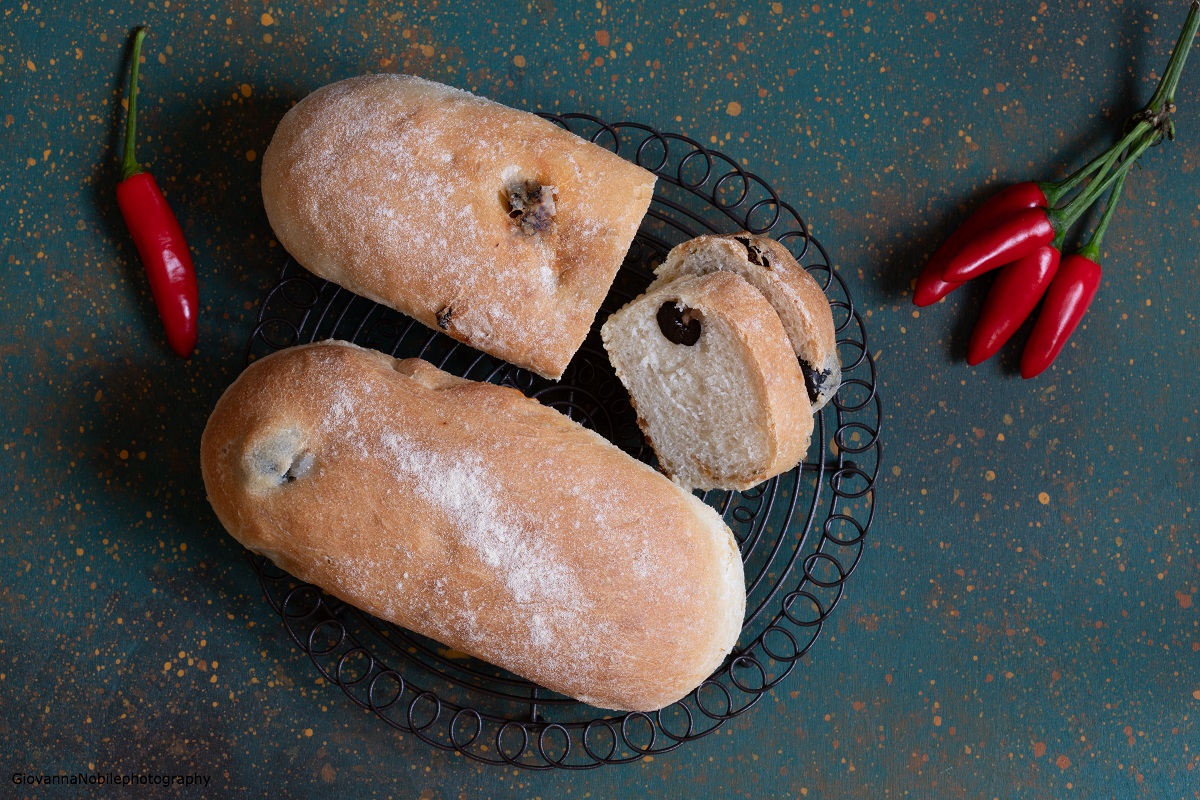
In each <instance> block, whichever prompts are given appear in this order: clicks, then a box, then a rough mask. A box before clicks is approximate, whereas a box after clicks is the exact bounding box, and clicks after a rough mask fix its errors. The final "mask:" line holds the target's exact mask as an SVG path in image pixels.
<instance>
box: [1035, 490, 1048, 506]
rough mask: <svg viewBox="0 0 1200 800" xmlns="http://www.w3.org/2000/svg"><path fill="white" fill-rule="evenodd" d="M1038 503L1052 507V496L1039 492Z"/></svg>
mask: <svg viewBox="0 0 1200 800" xmlns="http://www.w3.org/2000/svg"><path fill="white" fill-rule="evenodd" d="M1038 502H1039V503H1041V504H1042V505H1044V506H1048V505H1050V495H1049V494H1047V493H1046V492H1038Z"/></svg>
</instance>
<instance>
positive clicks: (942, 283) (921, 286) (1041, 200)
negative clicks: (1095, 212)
mask: <svg viewBox="0 0 1200 800" xmlns="http://www.w3.org/2000/svg"><path fill="white" fill-rule="evenodd" d="M1047 205H1049V203H1048V201H1047V199H1046V192H1045V190H1044V189H1043V187H1042V184H1040V183H1035V182H1034V181H1025V182H1024V183H1016V184H1013V185H1012V186H1009V187H1008V188H1006V189H1002V190H1000V191H999V192H997V193H996V194H994V195H992V196H991V197H989V198H988V199H987V200H985V201H984V203H983V205H981V206H980V207H979V208H977V209H975V212H974V213H973V214H971V216H969V217H967V218H966V220H964V221H963V223H962V224H961V225H959V226H958V228H957V229H955V231H954V232H953V233H951V234H950V236H949V237H948V238H947V239H946V241H945V242H944V243H943V244H942V246H941V247H939V248H938V249H937V251H936V252H934V254H933V255H932V256H931V257H930V259H929V263H928V264H926V265H925V269H923V270H921V274H920V275H919V276H918V277H917V285H916V288H914V290H913V303H915V304H916V305H918V306H922V307H924V306H928V305H933V304H934V303H936V302H937V301H938V300H941V299H942V298H943V297H945V296H946V295H948V294H950V293H951V292H953V291H954V290H955V289H957V288H958V287H959V286H961V285H962V284H961V283H958V282H954V281H946V280H943V279H942V270H943V269H945V268H946V265H947V264H948V263H950V259H951V258H953V257H954V256H955V255H956V254H957V253H958V251H959V250H961V249H962V246H963V245H964V244H966V243H967V242H968V241H970V240H971V239H972V238H974V237H975V235H976V234H978V233H979V232H981V231H982V230H984V229H985V228H987V227H988V226H990V225H993V224H995V223H996V222H999V221H1000V220H1002V219H1004V218H1005V217H1008V216H1011V215H1012V214H1015V213H1016V212H1018V211H1024V210H1026V209H1029V208H1045V207H1046V206H1047Z"/></svg>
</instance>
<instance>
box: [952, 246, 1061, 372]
mask: <svg viewBox="0 0 1200 800" xmlns="http://www.w3.org/2000/svg"><path fill="white" fill-rule="evenodd" d="M1060 258H1061V253H1060V252H1059V250H1058V248H1057V247H1055V246H1054V245H1052V244H1048V245H1046V246H1045V247H1042V248H1040V249H1038V250H1037V251H1036V252H1035V253H1033V254H1032V255H1028V256H1025V258H1022V259H1021V260H1020V261H1017V262H1015V263H1013V264H1009V265H1008V266H1007V267H1005V268H1004V269H1002V270H1000V274H999V275H997V276H996V282H995V283H993V284H992V288H991V289H989V290H988V296H987V300H985V301H984V303H983V310H982V311H981V312H980V314H979V321H978V322H976V323H975V328H974V330H972V331H971V341H970V343H969V344H968V345H967V363H968V364H970V365H971V366H975V365H976V364H979V363H982V362H983V361H986V360H987V359H989V358H991V357H992V356H993V355H995V354H996V351H997V350H999V349H1000V348H1001V347H1003V346H1004V343H1005V342H1007V341H1008V340H1009V338H1011V337H1012V335H1013V334H1014V333H1015V332H1016V330H1017V328H1019V327H1021V325H1022V323H1024V322H1025V320H1026V319H1027V318H1028V317H1029V315H1030V314H1031V313H1033V309H1034V307H1035V306H1037V304H1038V301H1039V300H1041V299H1042V295H1043V294H1045V292H1046V287H1047V286H1049V285H1050V281H1051V280H1052V279H1053V278H1054V274H1055V273H1056V272H1057V271H1058V262H1059V259H1060Z"/></svg>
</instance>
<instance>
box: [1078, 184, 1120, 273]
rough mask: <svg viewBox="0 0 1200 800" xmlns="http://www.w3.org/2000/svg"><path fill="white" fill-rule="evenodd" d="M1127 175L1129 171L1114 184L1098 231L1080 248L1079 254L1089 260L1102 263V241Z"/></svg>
mask: <svg viewBox="0 0 1200 800" xmlns="http://www.w3.org/2000/svg"><path fill="white" fill-rule="evenodd" d="M1127 177H1129V173H1128V172H1126V173H1124V174H1122V175H1121V177H1119V178H1117V182H1116V183H1114V184H1113V189H1112V194H1111V195H1109V197H1108V205H1106V206H1105V207H1104V215H1103V216H1101V217H1100V221H1099V222H1098V223H1096V232H1095V233H1093V234H1092V238H1091V240H1090V241H1089V242H1088V243H1087V244H1085V245H1084V246H1083V247H1081V248H1080V249H1079V255H1081V256H1083V257H1084V258H1086V259H1088V260H1089V261H1095V262H1096V263H1097V264H1098V263H1100V243H1101V242H1102V241H1104V234H1106V233H1108V223H1110V222H1112V218H1113V212H1114V211H1116V210H1117V203H1118V201H1120V199H1121V192H1122V190H1124V188H1125V179H1126V178H1127Z"/></svg>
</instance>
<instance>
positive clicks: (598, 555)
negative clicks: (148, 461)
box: [201, 342, 746, 711]
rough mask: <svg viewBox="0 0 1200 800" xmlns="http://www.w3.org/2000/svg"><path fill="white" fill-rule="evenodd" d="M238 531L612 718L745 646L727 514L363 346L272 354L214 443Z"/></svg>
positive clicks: (227, 403)
mask: <svg viewBox="0 0 1200 800" xmlns="http://www.w3.org/2000/svg"><path fill="white" fill-rule="evenodd" d="M201 467H202V470H203V475H204V484H205V488H206V490H207V492H208V497H209V501H210V502H211V503H212V507H213V509H214V510H215V511H216V513H217V516H218V518H219V519H220V520H221V523H222V524H223V525H224V526H225V528H226V529H227V530H228V531H229V533H230V534H232V535H233V537H234V538H236V539H237V540H238V541H239V542H241V543H242V544H243V545H245V546H246V547H247V548H249V549H250V550H253V551H255V552H257V553H262V554H264V555H266V556H267V557H269V558H270V559H271V560H272V561H274V562H275V563H276V564H278V565H279V566H280V567H281V568H283V569H285V570H287V571H288V572H289V573H291V574H292V575H294V576H296V577H297V578H300V579H302V580H305V581H308V582H310V583H314V584H316V585H318V586H320V587H322V588H323V589H325V590H326V591H328V592H329V593H331V594H333V595H334V596H336V597H339V598H341V599H342V600H345V601H347V602H349V603H351V604H353V605H355V606H357V607H358V608H361V609H363V610H364V611H367V612H370V613H371V614H374V615H376V616H377V617H380V618H382V619H385V620H390V621H392V622H394V623H396V624H398V625H401V626H403V627H405V628H408V629H410V630H413V631H416V632H417V633H420V634H422V635H425V636H428V637H431V638H433V639H436V640H438V641H440V642H442V643H444V644H446V645H449V646H450V647H453V648H455V649H457V650H460V651H462V652H465V653H469V654H471V655H473V656H477V657H479V658H482V659H484V660H487V661H490V662H492V663H493V664H497V665H499V666H501V667H504V668H506V669H508V670H511V671H512V672H515V673H517V674H519V675H523V676H524V677H526V678H529V679H530V680H533V681H535V682H537V683H539V684H541V685H542V686H545V687H547V688H549V689H552V690H554V691H557V692H561V693H563V694H566V695H570V696H572V697H576V698H578V699H580V700H583V701H585V702H588V703H591V704H593V705H596V706H601V707H604V708H611V709H621V710H634V711H650V710H654V709H658V708H661V707H663V706H666V705H669V704H670V703H672V702H674V701H676V700H678V699H680V698H682V697H683V696H684V695H686V694H687V693H688V692H689V691H690V690H691V689H693V688H694V687H696V686H697V685H699V684H700V683H701V682H702V681H703V680H704V679H705V678H706V677H708V676H709V675H710V674H711V673H712V672H713V671H714V670H715V669H716V668H717V667H718V666H719V665H720V664H721V662H722V660H723V659H724V658H725V656H726V654H728V653H729V651H730V650H731V648H732V647H733V646H734V644H735V642H736V640H737V637H738V634H739V632H740V630H741V625H742V617H743V615H744V613H745V601H746V597H745V587H744V582H743V581H744V579H743V575H742V562H741V558H740V556H739V553H738V549H737V545H736V542H735V540H734V538H733V535H732V533H731V532H730V531H729V528H728V527H726V526H725V524H724V523H723V522H722V521H721V518H720V517H719V516H718V515H717V514H716V512H714V511H713V510H712V509H711V508H709V507H708V506H706V505H704V504H703V503H702V502H700V501H699V500H698V499H696V498H695V497H693V496H692V495H690V494H688V493H687V492H685V491H683V490H682V489H680V488H679V487H677V486H675V485H674V484H672V483H671V482H670V481H669V480H667V479H666V478H664V477H663V476H662V475H659V474H658V473H657V472H655V471H654V470H652V469H651V468H649V467H648V466H646V465H644V464H642V463H641V462H639V461H636V460H635V459H633V458H631V457H629V456H628V455H626V454H625V453H624V452H622V451H621V450H619V449H617V448H616V447H614V446H613V445H611V444H610V443H608V442H607V441H606V440H605V439H603V438H602V437H601V436H599V435H597V434H596V433H594V432H592V431H589V430H587V429H585V428H583V427H582V426H580V425H579V424H577V423H575V422H573V421H572V420H570V419H568V418H567V417H565V416H563V415H562V414H559V413H558V412H557V411H555V410H553V409H551V408H547V407H545V406H542V405H541V404H539V403H538V402H536V401H535V400H531V399H528V398H526V397H525V396H524V395H522V394H521V393H520V392H518V391H516V390H514V389H508V388H502V387H498V386H495V385H492V384H486V383H475V382H472V381H467V380H464V379H461V378H456V377H453V376H451V375H448V374H447V373H445V372H442V371H441V370H438V369H437V368H435V367H433V366H432V365H430V364H428V363H427V362H424V361H420V360H417V359H408V360H397V359H393V358H390V357H388V356H386V355H383V354H381V353H377V352H375V351H371V350H364V349H361V348H358V347H355V346H353V345H349V344H345V343H339V342H326V343H322V344H315V345H307V346H303V347H294V348H291V349H288V350H283V351H281V352H278V353H275V354H272V355H270V356H268V357H266V358H264V359H262V360H261V361H257V362H255V363H253V364H252V365H251V366H250V367H249V368H247V369H246V371H245V372H243V373H242V375H241V376H240V377H239V378H238V379H237V381H236V382H234V384H233V385H232V386H230V387H229V389H228V390H227V391H226V392H225V394H224V395H223V396H222V397H221V399H220V400H219V401H218V403H217V406H216V409H215V410H214V411H213V413H212V416H211V417H210V418H209V421H208V425H207V427H206V428H205V430H204V436H203V440H202V443H201Z"/></svg>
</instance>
